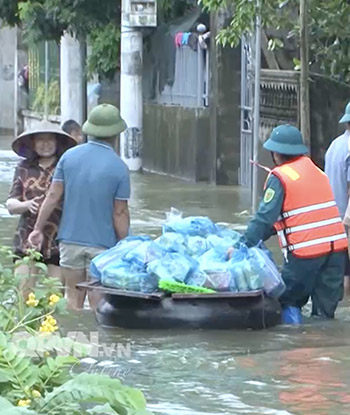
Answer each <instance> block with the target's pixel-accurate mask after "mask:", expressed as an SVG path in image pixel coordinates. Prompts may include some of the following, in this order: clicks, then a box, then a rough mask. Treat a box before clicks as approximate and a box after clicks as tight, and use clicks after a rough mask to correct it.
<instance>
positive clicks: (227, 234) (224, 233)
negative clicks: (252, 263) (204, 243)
mask: <svg viewBox="0 0 350 415" xmlns="http://www.w3.org/2000/svg"><path fill="white" fill-rule="evenodd" d="M216 226H217V228H218V235H219V236H220V237H221V238H230V239H231V240H232V246H233V245H234V244H235V243H237V242H238V241H239V240H240V239H241V237H242V235H241V234H240V233H239V232H237V231H234V230H233V229H230V228H226V227H225V226H222V225H216Z"/></svg>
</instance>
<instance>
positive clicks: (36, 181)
mask: <svg viewBox="0 0 350 415" xmlns="http://www.w3.org/2000/svg"><path fill="white" fill-rule="evenodd" d="M75 145H76V141H75V140H74V139H73V137H71V136H70V135H69V134H67V133H65V132H64V131H63V130H61V129H60V128H59V127H56V126H54V125H52V124H51V123H49V122H47V121H42V122H40V123H38V124H37V125H36V127H35V128H33V129H31V130H28V131H25V132H24V133H22V134H21V135H20V136H19V137H18V138H17V139H16V140H15V141H14V142H13V144H12V148H13V150H14V152H15V153H17V154H18V155H19V156H20V157H22V158H23V159H22V160H21V161H19V163H18V165H17V168H16V171H15V175H14V179H13V183H12V187H11V190H10V194H9V197H8V200H7V203H6V206H7V209H8V210H9V212H10V213H11V214H16V215H20V219H19V223H18V227H17V231H16V234H15V239H14V248H15V253H16V255H18V256H19V257H23V256H25V255H26V251H27V249H28V247H29V246H28V236H29V234H30V233H31V232H32V230H33V228H34V224H35V221H36V218H37V215H38V211H39V209H40V205H41V203H42V202H43V200H44V198H45V196H46V193H47V191H48V189H49V187H50V184H51V179H52V176H53V173H54V170H55V166H56V164H57V162H58V160H59V158H60V156H61V155H62V154H63V153H64V152H65V151H66V150H67V149H69V148H71V147H74V146H75ZM60 217H61V209H60V208H57V209H55V211H54V212H53V213H52V215H51V217H50V219H49V221H48V223H47V226H46V228H45V232H44V235H45V241H44V244H43V246H42V249H41V254H42V260H43V262H44V263H46V264H47V266H48V269H49V274H50V276H55V277H59V278H60V270H59V266H58V265H59V251H58V246H57V243H56V235H57V228H58V225H59V222H60ZM28 271H29V270H28V267H27V266H25V265H21V266H20V267H18V268H17V273H18V274H22V275H28V273H29V272H28ZM33 284H34V281H27V282H26V284H25V285H24V287H23V292H24V294H25V295H26V294H27V293H28V291H27V290H28V289H29V288H31V287H32V286H33Z"/></svg>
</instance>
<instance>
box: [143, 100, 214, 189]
mask: <svg viewBox="0 0 350 415" xmlns="http://www.w3.org/2000/svg"><path fill="white" fill-rule="evenodd" d="M209 142H210V119H209V110H208V109H206V108H183V107H180V106H164V105H156V104H145V105H144V125H143V167H144V168H145V169H146V170H150V171H155V172H160V173H165V174H169V175H172V176H175V177H180V178H184V179H189V180H192V181H209V180H210V177H209V171H208V164H209V157H210V154H209V149H210V148H209V147H210V146H209Z"/></svg>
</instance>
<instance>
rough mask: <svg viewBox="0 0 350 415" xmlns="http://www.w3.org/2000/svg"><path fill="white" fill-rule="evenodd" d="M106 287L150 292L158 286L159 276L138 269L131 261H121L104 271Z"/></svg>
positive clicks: (103, 278) (103, 276) (103, 280)
mask: <svg viewBox="0 0 350 415" xmlns="http://www.w3.org/2000/svg"><path fill="white" fill-rule="evenodd" d="M102 284H103V285H104V286H105V287H111V288H116V289H119V290H126V291H137V292H144V293H150V292H154V291H155V290H157V288H158V278H157V277H156V276H154V275H148V274H147V273H146V272H144V271H140V270H138V269H137V268H136V267H135V266H133V265H131V264H130V263H129V262H124V261H119V262H118V263H115V265H114V266H111V267H109V268H108V269H105V270H104V271H103V272H102Z"/></svg>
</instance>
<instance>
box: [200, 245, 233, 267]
mask: <svg viewBox="0 0 350 415" xmlns="http://www.w3.org/2000/svg"><path fill="white" fill-rule="evenodd" d="M197 261H198V263H199V269H200V271H204V272H207V271H227V270H228V261H227V258H226V251H225V250H224V249H222V250H218V249H215V248H212V249H209V251H207V252H206V253H205V254H203V255H201V256H200V257H199V258H198V259H197Z"/></svg>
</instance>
